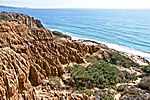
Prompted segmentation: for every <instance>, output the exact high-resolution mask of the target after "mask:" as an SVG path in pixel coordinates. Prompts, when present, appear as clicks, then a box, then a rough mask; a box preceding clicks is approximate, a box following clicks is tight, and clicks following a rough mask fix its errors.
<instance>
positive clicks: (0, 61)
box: [0, 13, 99, 100]
mask: <svg viewBox="0 0 150 100" xmlns="http://www.w3.org/2000/svg"><path fill="white" fill-rule="evenodd" d="M9 15H11V18H13V17H14V16H13V14H11V13H10V14H8V16H9ZM19 16H24V15H19ZM15 18H16V17H15ZM18 18H22V17H18ZM23 18H24V17H23ZM23 18H22V19H23ZM31 23H32V22H31ZM30 25H31V24H30ZM30 25H28V24H27V23H25V22H22V21H20V20H0V66H1V67H0V99H1V100H7V99H10V100H16V99H35V89H34V88H33V87H36V86H39V85H43V84H45V81H44V80H47V79H48V78H49V77H50V76H61V75H62V74H63V73H64V69H63V66H62V65H64V64H68V63H71V62H76V63H84V62H85V61H84V56H85V54H87V53H90V54H92V53H94V52H97V51H98V50H99V48H97V47H94V46H87V45H85V44H82V43H80V42H78V41H72V40H67V39H63V38H62V39H61V38H56V37H55V36H54V35H53V34H52V32H51V31H50V30H48V29H45V28H36V27H38V26H34V25H33V26H34V27H31V26H32V25H31V26H30Z"/></svg>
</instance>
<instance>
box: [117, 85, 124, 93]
mask: <svg viewBox="0 0 150 100" xmlns="http://www.w3.org/2000/svg"><path fill="white" fill-rule="evenodd" d="M124 90H125V86H123V85H120V86H118V87H117V91H119V92H123V91H124Z"/></svg>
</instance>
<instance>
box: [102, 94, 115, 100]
mask: <svg viewBox="0 0 150 100" xmlns="http://www.w3.org/2000/svg"><path fill="white" fill-rule="evenodd" d="M101 100H114V94H112V93H109V94H107V95H105V96H103V97H102V99H101Z"/></svg>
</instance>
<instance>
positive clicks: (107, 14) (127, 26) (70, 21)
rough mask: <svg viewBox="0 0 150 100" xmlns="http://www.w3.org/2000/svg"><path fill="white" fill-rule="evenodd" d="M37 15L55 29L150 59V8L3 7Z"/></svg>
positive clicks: (6, 10)
mask: <svg viewBox="0 0 150 100" xmlns="http://www.w3.org/2000/svg"><path fill="white" fill-rule="evenodd" d="M0 11H1V12H2V11H5V12H18V13H23V14H28V15H30V16H33V17H35V18H37V19H39V20H41V22H42V23H43V24H44V26H45V27H46V28H48V29H51V30H58V31H61V32H63V33H65V34H68V35H71V36H72V37H73V38H74V39H79V38H80V39H90V40H94V41H98V42H101V43H104V44H106V45H107V46H108V47H110V48H113V49H116V50H119V51H123V52H128V53H132V54H135V55H139V56H142V57H145V58H148V59H150V9H143V10H140V9H139V10H124V9H29V8H0Z"/></svg>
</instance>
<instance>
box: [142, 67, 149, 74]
mask: <svg viewBox="0 0 150 100" xmlns="http://www.w3.org/2000/svg"><path fill="white" fill-rule="evenodd" d="M143 71H144V72H145V73H147V74H150V66H144V69H143Z"/></svg>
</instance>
